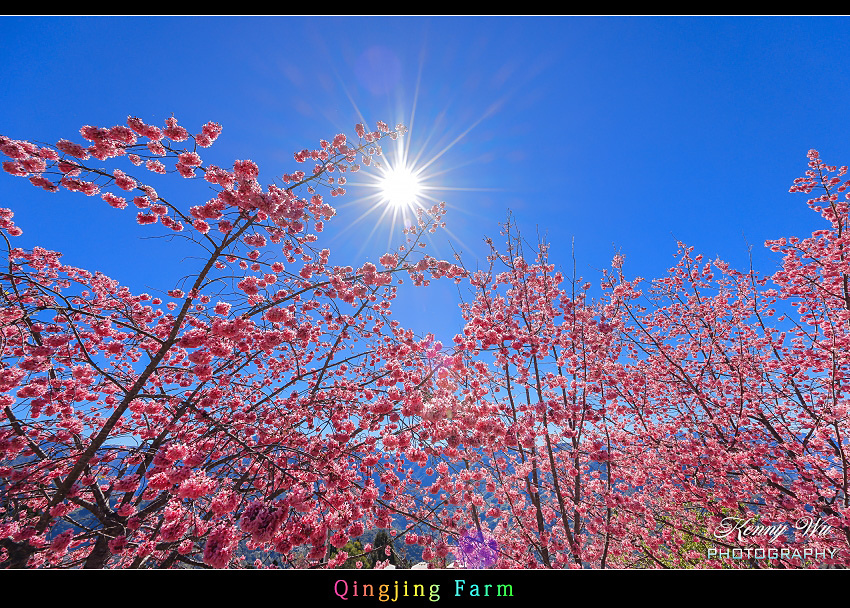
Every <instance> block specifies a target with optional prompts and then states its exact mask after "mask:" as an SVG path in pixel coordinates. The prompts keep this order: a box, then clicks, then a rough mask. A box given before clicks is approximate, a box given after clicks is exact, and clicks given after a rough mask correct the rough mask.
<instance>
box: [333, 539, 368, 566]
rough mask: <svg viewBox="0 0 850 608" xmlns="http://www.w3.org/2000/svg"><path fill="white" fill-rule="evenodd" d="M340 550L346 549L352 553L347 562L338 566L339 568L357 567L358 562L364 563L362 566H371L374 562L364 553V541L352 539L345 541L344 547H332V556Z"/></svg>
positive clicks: (349, 553)
mask: <svg viewBox="0 0 850 608" xmlns="http://www.w3.org/2000/svg"><path fill="white" fill-rule="evenodd" d="M340 551H345V552H346V553H348V555H350V556H351V557H349V558H348V559H347V560H345V563H344V564H342V565H341V566H337V567H338V568H357V562H360V563H361V564H363V565H362V566H361V568H371V567H372V562H371V561H370V560H369V558H368V557H367V556H366V555H364V554H363V543H361V542H360V541H359V540H350V541H348V542H347V543H345V546H344V547H343V548H342V549H337V548H336V547H332V548H331V554H330V557H331V558H333V557H334V556H336V554H337V553H339V552H340Z"/></svg>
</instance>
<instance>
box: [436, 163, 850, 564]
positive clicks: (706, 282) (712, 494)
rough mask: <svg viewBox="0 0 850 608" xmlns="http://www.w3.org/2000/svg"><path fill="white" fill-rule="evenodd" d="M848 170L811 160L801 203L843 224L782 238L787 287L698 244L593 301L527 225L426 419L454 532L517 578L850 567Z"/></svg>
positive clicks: (619, 264) (799, 186)
mask: <svg viewBox="0 0 850 608" xmlns="http://www.w3.org/2000/svg"><path fill="white" fill-rule="evenodd" d="M845 173H846V167H841V168H837V167H832V166H827V165H825V164H824V163H823V162H822V161H821V160H820V159H819V157H818V154H817V152H815V151H811V152H810V153H809V170H808V171H807V173H806V176H805V177H803V178H800V179H798V180H796V181H795V183H794V186H793V187H792V188H791V192H806V193H810V192H812V191H813V190H815V189H820V190H821V191H822V194H820V195H819V196H818V197H816V198H813V199H811V200H809V202H808V204H809V206H810V207H811V208H812V210H813V211H815V212H816V213H818V214H820V215H821V216H822V218H823V219H824V220H826V222H827V224H826V227H825V228H823V229H820V230H817V231H815V232H814V233H813V234H812V236H811V237H810V238H806V239H799V238H787V239H779V240H775V241H768V242H767V247H769V248H770V249H771V250H772V251H774V252H777V253H780V254H781V255H782V260H781V268H780V270H779V271H777V272H776V273H774V274H773V275H772V276H769V277H763V276H761V275H759V274H758V273H757V272H756V271H755V270H754V269H752V268H750V269H749V270H747V271H744V272H741V271H737V270H735V269H733V268H731V267H730V266H729V265H728V264H726V263H724V262H722V261H720V260H715V261H714V262H709V261H707V260H705V259H704V258H703V257H702V256H700V255H695V254H694V252H693V249H691V248H688V247H686V246H685V245H680V250H679V252H678V254H677V256H676V258H677V261H676V264H675V265H674V267H673V268H671V269H670V271H669V273H668V274H667V276H665V277H663V278H661V279H658V280H654V281H651V282H646V281H644V280H642V279H640V278H636V279H632V280H629V279H627V278H626V276H625V274H624V270H623V263H624V258H623V256H620V255H618V256H616V257H615V258H614V261H613V264H612V268H611V270H610V271H607V272H604V273H603V276H602V285H601V286H602V288H603V292H602V294H603V295H602V297H601V298H599V299H598V300H597V301H595V302H591V301H590V299H589V296H588V290H589V289H590V287H591V284H590V283H585V282H582V281H581V280H579V279H578V278H577V277H575V276H573V278H572V279H570V280H569V281H565V279H564V276H563V275H562V273H560V272H558V271H556V270H555V266H554V264H552V263H550V261H549V258H548V247H547V246H546V245H545V244H538V245H536V246H531V245H529V244H528V243H526V242H525V241H523V240H522V238H521V237H520V235H519V233H518V231H517V230H516V227H515V226H514V225H513V224H512V223H511V222H509V223H508V224H507V225H506V227H505V228H506V229H505V232H504V233H503V234H504V235H505V236H506V237H507V246H506V248H505V249H504V250H502V251H500V250H499V248H497V247H496V246H495V245H492V243H491V246H492V255H491V256H490V260H491V263H492V265H491V267H490V269H489V270H487V271H479V272H477V273H470V274H469V284H470V286H471V287H472V288H473V289H474V290H475V291H474V299H473V300H472V301H471V302H470V303H469V304H467V305H465V306H464V317H465V319H466V321H467V323H466V327H465V328H464V330H463V333H462V334H459V335H458V336H457V337H456V338H455V349H454V353H453V356H452V357H447V359H446V361H447V362H450V364H449V365H446V366H445V367H444V369H443V370H441V374H440V375H439V376H438V377H442V378H443V384H442V385H440V384H438V385H437V386H436V387H435V388H434V390H433V394H432V396H431V397H430V399H429V401H428V403H427V406H426V414H423V417H424V419H425V420H426V421H427V420H429V417H430V419H431V420H432V422H431V427H432V428H433V430H432V431H431V432H432V436H433V437H434V438H435V439H439V438H443V439H444V441H445V442H446V445H447V447H446V448H445V449H443V450H440V452H441V453H442V455H443V457H444V458H445V461H444V462H443V463H441V464H440V465H439V467H438V469H437V470H438V473H439V475H438V478H437V480H436V481H435V482H434V484H433V485H432V486H431V488H430V492H431V493H432V494H433V495H434V496H436V497H439V498H441V499H442V502H443V503H444V504H446V505H453V506H454V510H453V511H449V510H447V511H445V514H444V515H443V517H442V520H441V521H442V525H443V527H444V529H446V530H450V531H451V532H450V533H451V534H452V535H454V536H455V537H461V536H462V535H463V534H476V533H477V534H479V535H483V537H487V538H489V537H490V536H492V538H494V539H495V540H496V543H497V544H498V549H499V555H500V556H499V560H498V566H499V567H525V568H529V567H546V568H554V567H595V568H606V567H658V568H670V567H676V568H683V567H752V568H763V567H773V568H777V567H778V568H799V567H811V566H814V565H821V564H826V565H837V566H844V567H846V566H848V565H850V522H848V520H847V517H848V513H849V512H850V511H848V501H850V497H848V494H847V489H848V486H847V484H848V476H850V468H848V461H847V450H848V440H847V434H848V431H849V430H850V429H848V424H850V422H848V401H847V397H846V394H845V392H846V388H845V387H846V384H847V382H848V373H850V367H848V354H847V353H848V352H850V351H848V341H850V331H848V330H850V327H848V322H850V286H848V276H850V267H848V258H847V247H848V243H850V241H848V235H847V221H848V203H847V194H846V193H845V192H846V189H847V186H848V185H850V182H846V181H842V177H843V176H844V175H845ZM756 524H758V525H761V526H764V527H767V526H775V525H776V524H779V525H780V526H782V527H783V533H782V534H781V535H778V536H771V535H769V534H766V533H764V531H762V532H761V533H752V531H751V532H747V530H748V529H750V530H752V526H753V525H756ZM748 527H749V528H748ZM777 534H778V533H777ZM770 549H775V550H776V551H773V552H771V551H769V550H770ZM779 549H785V550H787V552H779ZM710 550H713V551H710ZM735 550H737V551H738V553H737V554H736V553H733V551H735ZM735 555H737V557H735Z"/></svg>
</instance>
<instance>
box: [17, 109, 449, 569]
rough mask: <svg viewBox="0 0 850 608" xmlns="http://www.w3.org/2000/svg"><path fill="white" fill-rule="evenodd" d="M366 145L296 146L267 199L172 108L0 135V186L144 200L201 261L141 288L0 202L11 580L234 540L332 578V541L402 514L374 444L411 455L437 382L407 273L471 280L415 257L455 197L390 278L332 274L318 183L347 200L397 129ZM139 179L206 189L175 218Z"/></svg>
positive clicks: (220, 552) (219, 547)
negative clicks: (408, 399) (24, 237)
mask: <svg viewBox="0 0 850 608" xmlns="http://www.w3.org/2000/svg"><path fill="white" fill-rule="evenodd" d="M356 131H357V136H358V137H357V141H356V143H352V142H351V140H349V139H348V138H346V136H345V135H337V136H335V137H334V138H333V139H332V140H331V141H325V140H323V141H321V142H320V145H319V146H318V147H316V148H315V149H305V150H302V151H299V152H296V153H295V155H294V161H295V162H296V163H300V164H304V165H305V169H297V170H294V171H293V172H292V173H287V174H284V175H283V176H282V177H279V178H278V179H277V180H276V181H275V183H272V184H269V185H267V186H265V187H264V186H261V184H260V181H259V168H258V166H257V165H256V164H255V163H254V162H253V161H251V160H236V161H235V162H234V163H233V165H232V168H230V169H225V168H221V167H217V166H214V165H211V164H204V161H203V159H202V157H201V153H202V152H203V149H204V148H207V147H209V146H210V145H212V144H213V142H214V141H215V140H216V138H217V137H218V136H219V134H220V132H221V127H220V126H219V125H218V124H216V123H212V122H210V123H207V124H205V125H204V126H203V127H202V128H201V130H200V132H199V133H197V134H195V135H192V134H191V133H190V132H189V131H188V130H187V129H186V128H184V127H183V126H182V125H179V124H178V122H177V120H176V119H175V118H173V117H172V118H169V119H168V120H166V124H165V126H164V127H157V126H154V125H149V124H146V123H144V122H143V121H141V120H140V119H138V118H134V117H130V118H129V119H128V120H127V124H126V126H125V125H118V126H114V127H109V128H103V127H93V126H84V127H83V128H82V129H81V130H80V134H81V135H82V137H83V138H84V139H85V140H87V141H86V143H84V144H81V143H75V142H72V141H70V140H66V139H62V140H60V141H58V142H57V143H56V144H55V145H45V144H35V143H32V142H29V141H25V140H14V139H11V138H9V137H0V151H2V152H3V153H4V154H5V155H6V156H7V157H8V158H9V159H10V160H8V161H6V162H4V163H3V168H4V169H5V171H6V172H8V173H10V174H12V175H14V176H19V177H24V178H28V179H29V181H30V182H31V183H32V184H33V185H34V186H38V187H40V188H43V189H44V190H46V191H48V192H52V193H55V192H57V191H60V190H68V191H71V192H77V193H82V194H85V195H87V196H91V197H96V196H99V197H100V198H101V199H102V200H103V201H105V202H106V203H107V204H108V205H110V206H112V207H115V208H116V209H121V210H126V212H130V209H132V208H133V207H135V208H136V209H137V212H136V217H135V219H136V221H137V222H138V224H140V225H143V226H148V227H149V228H148V229H151V230H155V229H159V230H165V231H166V232H167V233H170V234H173V235H176V236H178V237H181V238H183V239H186V240H187V241H189V242H190V245H191V246H192V247H193V248H194V249H195V255H196V259H198V260H199V261H198V262H197V263H196V264H195V266H194V267H192V269H191V271H190V273H189V276H188V277H187V278H186V279H184V281H183V282H182V283H180V284H178V285H162V286H161V289H162V292H161V293H155V294H153V295H150V294H147V293H142V294H134V293H133V292H132V291H131V290H130V289H128V288H127V287H124V286H122V285H121V284H120V283H119V282H118V281H115V280H113V279H110V278H109V277H106V276H103V275H102V274H100V273H92V272H88V271H86V270H83V269H79V268H75V267H74V266H72V265H69V264H66V263H64V262H63V261H62V260H61V254H60V253H57V252H54V251H49V250H46V249H43V248H40V247H35V248H34V249H33V250H32V251H24V250H23V249H21V248H18V247H14V245H13V239H14V237H16V236H18V235H20V234H21V230H20V228H19V227H18V226H16V225H15V223H14V221H13V212H12V210H9V209H4V210H2V212H0V235H2V238H3V242H4V243H5V245H6V253H5V255H6V262H5V264H4V266H5V269H4V270H3V271H2V273H0V284H2V289H3V291H2V294H3V295H2V299H3V306H2V309H0V317H2V318H1V319H0V321H2V338H3V342H2V352H1V353H0V357H2V359H0V393H2V396H0V401H2V404H0V407H2V409H0V563H2V565H3V566H4V567H11V568H24V567H27V568H34V567H85V568H104V567H117V568H136V567H160V568H169V567H175V566H181V565H183V566H186V565H189V566H195V567H215V568H222V567H228V566H233V565H235V564H236V563H237V562H236V561H235V559H234V556H235V555H236V553H237V552H238V549H239V548H240V547H243V548H247V549H248V550H259V551H261V552H266V553H269V554H271V553H273V554H274V556H275V559H276V560H278V562H277V563H280V564H282V565H285V564H287V563H289V564H295V563H296V561H297V563H298V564H299V565H303V566H314V565H323V566H327V565H330V566H333V565H337V564H335V563H333V562H334V560H331V563H329V562H328V557H329V556H330V555H331V553H332V552H331V550H330V549H331V547H332V546H333V547H336V548H341V547H343V546H345V544H346V543H347V542H348V540H349V539H350V538H353V537H357V536H358V535H360V534H362V532H363V530H364V526H366V527H372V526H376V527H388V526H389V523H388V522H389V518H390V517H391V516H392V515H393V514H395V513H396V511H397V510H398V505H397V504H395V502H394V501H393V496H392V493H391V492H390V494H389V495H388V496H387V495H381V491H380V489H379V486H378V483H376V478H381V479H383V480H384V483H386V484H388V487H390V488H391V487H393V486H392V484H393V482H392V480H391V479H390V478H393V479H395V476H396V475H398V476H399V477H404V475H405V473H403V472H402V473H399V472H398V471H397V470H396V468H397V467H396V463H395V462H390V461H388V460H386V459H382V458H381V455H382V452H381V447H382V444H383V442H388V443H393V441H395V443H396V444H397V443H398V439H397V434H398V433H399V427H398V424H397V423H398V421H399V419H400V414H399V409H400V403H401V402H402V401H403V400H404V395H408V394H414V393H416V392H417V390H418V389H419V387H420V386H421V385H422V384H423V383H424V382H426V380H427V374H428V369H429V368H428V362H427V358H426V357H425V354H424V353H425V351H426V350H427V348H428V344H427V343H425V342H423V341H421V340H417V339H416V338H415V337H414V335H413V334H412V332H410V331H408V330H405V329H404V328H403V327H401V326H400V325H399V323H398V322H397V321H395V320H392V319H391V317H390V315H391V313H392V311H391V304H392V301H393V299H394V298H395V295H396V289H397V285H398V284H399V283H401V282H403V280H405V279H408V280H410V281H411V282H412V283H413V284H415V285H419V286H422V285H426V284H427V283H428V282H429V281H430V280H432V279H435V278H440V277H452V278H456V279H458V280H459V277H460V276H461V275H462V273H463V270H462V269H461V268H460V267H459V266H456V265H454V264H451V263H448V262H444V261H439V260H436V259H434V258H433V257H431V256H429V255H427V254H425V253H424V252H423V251H422V249H421V246H424V238H425V236H426V235H427V234H428V232H429V231H431V232H433V231H434V230H435V229H436V228H438V227H439V226H441V225H442V216H443V213H444V207H443V206H435V207H434V208H432V209H431V210H430V212H429V213H424V212H423V213H420V214H419V215H418V220H417V222H416V223H415V224H413V225H411V226H409V227H408V228H406V229H405V231H404V238H405V239H406V242H404V243H403V244H402V245H400V246H399V247H398V249H397V250H395V251H391V252H387V253H386V255H384V256H382V257H381V258H380V266H376V265H375V264H372V263H368V262H367V263H363V264H359V265H356V264H355V265H332V263H331V254H330V251H329V250H328V249H327V248H323V247H322V246H321V236H320V235H321V233H322V231H323V229H324V224H325V223H326V222H328V221H329V220H331V218H333V216H334V215H335V210H334V208H333V207H332V206H331V204H329V202H328V198H329V197H328V196H327V191H329V194H330V198H332V197H337V196H341V195H343V194H344V193H345V188H344V186H345V184H346V179H347V176H348V174H350V173H351V172H354V171H357V170H358V169H359V168H360V164H359V163H363V164H369V163H370V162H371V159H372V158H374V159H375V160H376V161H379V160H380V154H381V149H380V145H381V142H382V140H384V139H385V138H388V137H389V138H392V139H395V138H396V137H398V136H400V135H402V134H403V133H404V128H403V127H402V126H401V125H399V126H398V127H397V128H396V129H395V130H391V129H390V128H389V127H388V126H387V125H386V124H384V123H381V122H378V123H377V128H376V129H375V130H374V131H367V130H366V128H365V127H364V125H357V127H356ZM109 164H111V165H113V166H116V165H117V166H118V167H119V168H112V169H110V168H108V165H109ZM145 170H147V171H150V172H153V173H155V174H170V175H173V176H174V177H175V178H177V179H180V178H186V179H194V180H195V182H197V183H199V185H202V186H203V187H204V189H205V190H207V191H208V190H209V189H210V188H213V189H214V195H213V197H212V198H209V199H208V200H204V196H205V195H203V194H201V200H200V202H198V204H195V205H192V206H188V205H180V204H177V203H175V202H173V201H171V200H170V199H169V197H168V196H167V194H165V193H164V192H162V190H164V188H163V187H160V188H159V190H160V191H159V192H158V191H157V190H155V189H154V188H153V187H152V186H151V185H150V184H149V183H148V181H149V180H146V178H145V177H144V175H149V174H146V173H145ZM140 172H141V174H139V173H140ZM207 196H208V195H207ZM128 207H129V208H130V209H127V208H128ZM116 221H121V218H117V219H116ZM186 264H187V263H185V262H184V263H183V265H184V267H185V266H186ZM168 280H170V279H168ZM395 483H398V482H397V481H396V482H395ZM345 559H346V556H345V552H338V553H337V554H336V557H335V560H336V561H344V560H345ZM265 563H271V559H269V560H266V562H265Z"/></svg>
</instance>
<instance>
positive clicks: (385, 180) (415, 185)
mask: <svg viewBox="0 0 850 608" xmlns="http://www.w3.org/2000/svg"><path fill="white" fill-rule="evenodd" d="M377 186H378V189H379V190H380V193H381V198H382V200H383V201H384V202H386V203H387V204H388V205H389V206H390V207H392V208H394V209H399V210H404V209H411V208H413V207H415V206H416V205H417V203H418V202H419V201H420V199H421V198H422V195H423V188H422V183H421V182H420V180H419V177H418V176H417V172H416V171H414V170H413V169H411V168H410V167H407V166H404V165H402V166H397V167H387V168H385V169H383V172H382V175H381V177H380V178H379V179H378V184H377Z"/></svg>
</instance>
